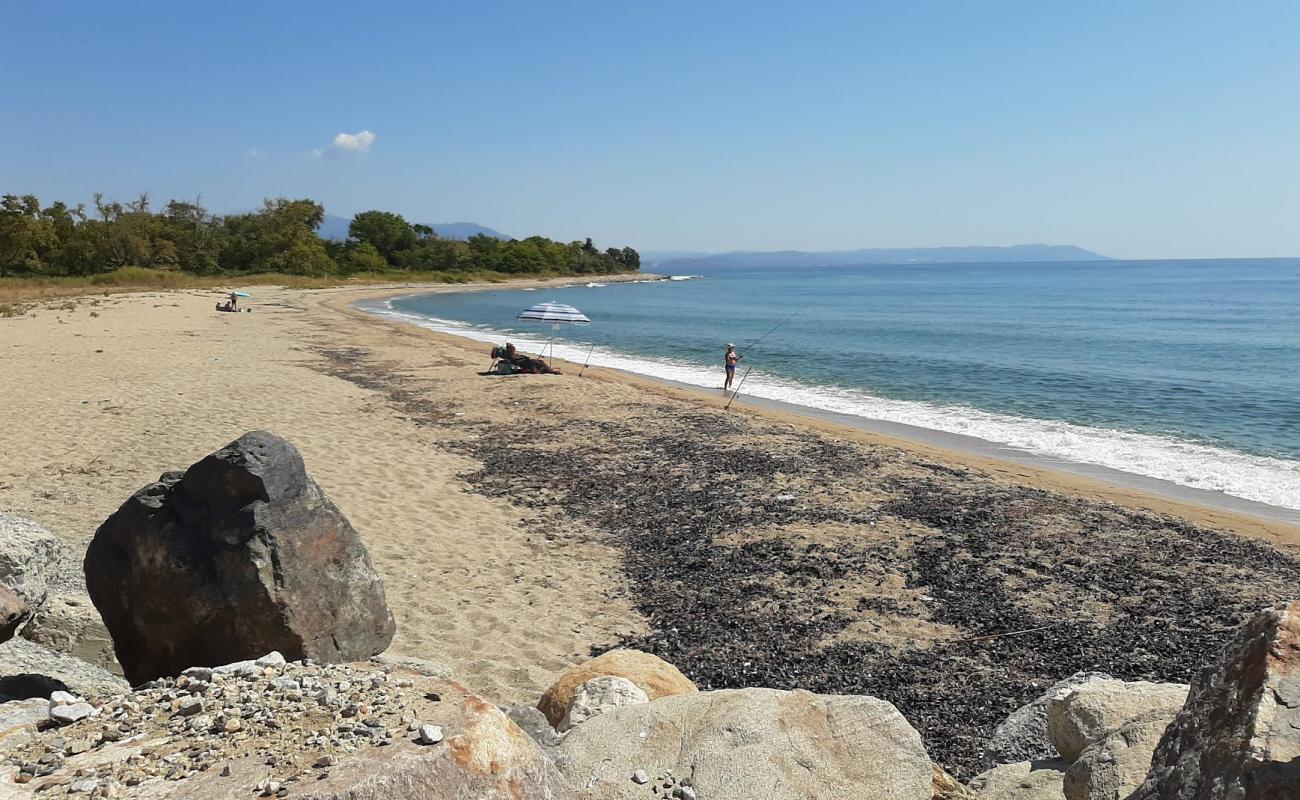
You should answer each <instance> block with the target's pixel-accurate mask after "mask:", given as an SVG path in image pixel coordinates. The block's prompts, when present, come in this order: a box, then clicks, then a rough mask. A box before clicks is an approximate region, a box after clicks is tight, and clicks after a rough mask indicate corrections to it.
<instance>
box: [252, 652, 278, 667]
mask: <svg viewBox="0 0 1300 800" xmlns="http://www.w3.org/2000/svg"><path fill="white" fill-rule="evenodd" d="M253 663H255V664H257V666H259V667H283V666H284V665H285V663H286V662H285V660H284V656H282V655H280V652H279V651H278V650H272V651H271V652H269V653H267V654H266V655H264V656H262V657H261V658H259V659H257V661H255V662H253Z"/></svg>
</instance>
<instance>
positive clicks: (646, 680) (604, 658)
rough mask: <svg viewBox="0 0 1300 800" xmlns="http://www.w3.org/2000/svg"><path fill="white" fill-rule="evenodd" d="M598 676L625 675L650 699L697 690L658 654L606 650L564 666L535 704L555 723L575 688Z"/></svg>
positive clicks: (567, 704)
mask: <svg viewBox="0 0 1300 800" xmlns="http://www.w3.org/2000/svg"><path fill="white" fill-rule="evenodd" d="M602 675H615V676H618V677H620V678H627V679H628V680H630V681H631V682H632V683H635V684H636V685H637V686H638V687H640V688H641V690H642V691H644V692H645V693H646V696H647V697H649V698H650V699H651V700H654V699H656V698H660V697H668V696H669V695H675V694H687V693H690V692H698V691H699V689H697V688H696V687H695V684H694V683H691V681H690V679H689V678H687V677H686V676H685V675H683V674H682V673H681V672H680V671H679V670H678V669H677V667H674V666H673V665H672V664H669V663H668V662H667V661H664V660H663V659H662V658H659V657H658V656H654V655H651V654H649V653H643V652H641V651H640V650H610V651H609V652H608V653H604V654H602V655H599V656H596V657H595V658H593V659H591V660H589V661H584V662H583V663H581V664H579V665H577V666H576V667H571V668H570V669H568V670H567V671H566V672H565V673H564V674H562V675H561V676H560V677H559V678H558V679H557V680H556V681H555V683H553V684H551V688H549V689H547V690H546V693H545V694H543V695H542V699H541V700H540V701H538V703H537V707H538V708H539V709H541V711H542V713H543V714H545V715H546V719H547V720H548V721H549V722H550V723H551V725H553V726H558V725H559V724H560V723H561V722H562V721H563V720H564V714H565V712H566V711H568V709H569V704H570V703H571V702H572V700H573V695H574V693H575V692H576V691H577V690H578V687H579V686H581V685H582V684H584V683H586V682H587V681H589V680H591V679H592V678H598V677H600V676H602Z"/></svg>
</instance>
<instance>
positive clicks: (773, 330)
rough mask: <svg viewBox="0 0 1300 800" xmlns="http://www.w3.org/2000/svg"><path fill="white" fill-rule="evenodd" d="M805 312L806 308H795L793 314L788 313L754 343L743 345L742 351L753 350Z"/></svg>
mask: <svg viewBox="0 0 1300 800" xmlns="http://www.w3.org/2000/svg"><path fill="white" fill-rule="evenodd" d="M807 310H808V306H800V307H799V308H796V309H795V310H794V311H793V312H791V313H790V315H789V316H787V317H785V318H783V319H782V320H781V321H780V322H778V323H776V324H775V325H773V326H772V327H770V328H768V329H767V332H766V333H764V334H763V335H762V336H760V337H758V338H757V339H755V340H754V341H752V342H750V343H749V344H747V345H745V348H744V349H746V350H752V349H754V347H755V346H756V345H757V344H758V343H759V342H761V341H763V340H764V339H766V338H767V337H769V336H771V335H772V334H774V333H776V332H777V330H778V329H779V328H780V327H781V326H782V325H785V324H786V323H787V322H789V321H790V320H792V319H794V318H795V317H797V316H799V315H800V314H802V313H803V312H805V311H807Z"/></svg>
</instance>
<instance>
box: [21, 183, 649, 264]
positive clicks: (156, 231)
mask: <svg viewBox="0 0 1300 800" xmlns="http://www.w3.org/2000/svg"><path fill="white" fill-rule="evenodd" d="M324 219H325V207H324V206H323V205H321V204H320V203H317V202H315V201H313V200H307V199H298V200H291V199H288V198H284V197H280V198H275V199H268V200H266V201H264V202H263V204H262V208H260V209H259V210H257V211H254V212H251V213H247V214H229V215H225V216H219V215H216V214H213V213H212V212H210V211H209V210H208V209H206V208H204V207H203V204H202V202H201V201H200V200H194V201H193V202H191V201H186V200H171V201H169V202H168V203H167V205H166V206H164V207H163V208H162V209H161V210H158V211H155V210H154V209H153V208H152V207H151V205H150V202H149V196H148V195H147V194H144V195H141V196H140V197H139V198H137V199H136V200H134V201H131V202H127V203H121V202H117V201H107V200H105V199H104V197H103V196H102V195H99V194H96V195H95V197H94V202H93V208H91V209H87V208H86V207H85V206H84V204H78V205H76V206H69V205H67V204H65V203H63V202H55V203H53V204H51V205H49V206H45V207H43V206H42V205H41V203H40V201H39V200H38V199H37V198H36V197H35V196H33V195H14V194H6V195H4V196H3V197H0V277H6V276H11V275H68V276H80V275H94V274H96V273H101V272H111V271H113V270H115V269H119V268H121V267H128V266H130V267H148V268H153V269H166V270H179V271H183V272H188V273H192V274H195V275H220V274H238V273H263V272H275V273H284V274H289V275H317V276H329V275H341V276H346V275H352V274H356V273H363V272H387V271H393V270H398V271H404V272H500V273H556V274H565V275H569V274H609V273H615V272H633V271H636V270H637V269H638V268H640V265H641V258H640V256H639V255H638V254H637V252H636V251H635V250H633V249H632V248H630V247H624V248H621V249H619V248H612V247H611V248H609V249H607V250H605V251H603V252H602V251H600V250H599V249H597V248H596V247H595V245H593V244H592V243H591V239H587V240H586V241H584V242H567V243H566V242H556V241H552V240H551V239H547V238H546V237H544V236H530V237H528V238H526V239H511V240H508V241H507V240H501V239H496V238H494V237H491V236H484V235H478V236H473V237H471V238H470V239H469V240H468V241H460V240H456V239H442V238H439V237H438V235H437V234H436V233H435V232H434V230H433V228H431V227H429V226H428V225H416V224H411V223H409V222H407V221H406V220H405V219H403V218H402V216H401V215H399V214H394V213H391V212H388V211H364V212H362V213H360V214H357V215H356V216H355V217H353V219H352V222H351V224H350V225H349V226H348V238H347V239H346V240H344V241H334V240H331V239H323V238H321V237H320V236H319V234H318V233H317V231H318V230H319V229H320V226H321V223H322V222H323V221H324Z"/></svg>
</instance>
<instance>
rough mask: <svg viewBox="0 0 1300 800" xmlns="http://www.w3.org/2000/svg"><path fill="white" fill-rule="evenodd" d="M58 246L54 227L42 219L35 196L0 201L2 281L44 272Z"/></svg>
mask: <svg viewBox="0 0 1300 800" xmlns="http://www.w3.org/2000/svg"><path fill="white" fill-rule="evenodd" d="M58 243H59V240H58V235H57V234H56V232H55V228H54V223H53V222H51V221H50V220H49V219H46V218H43V217H42V215H41V203H40V201H39V200H37V199H36V197H35V196H34V195H30V194H27V195H23V196H21V197H19V196H18V195H13V194H7V195H4V197H0V277H3V276H5V275H9V274H12V273H28V272H42V271H44V270H45V269H46V268H47V267H48V266H49V264H48V257H49V255H50V254H51V253H52V252H53V251H54V250H55V249H56V248H57V247H58Z"/></svg>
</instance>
